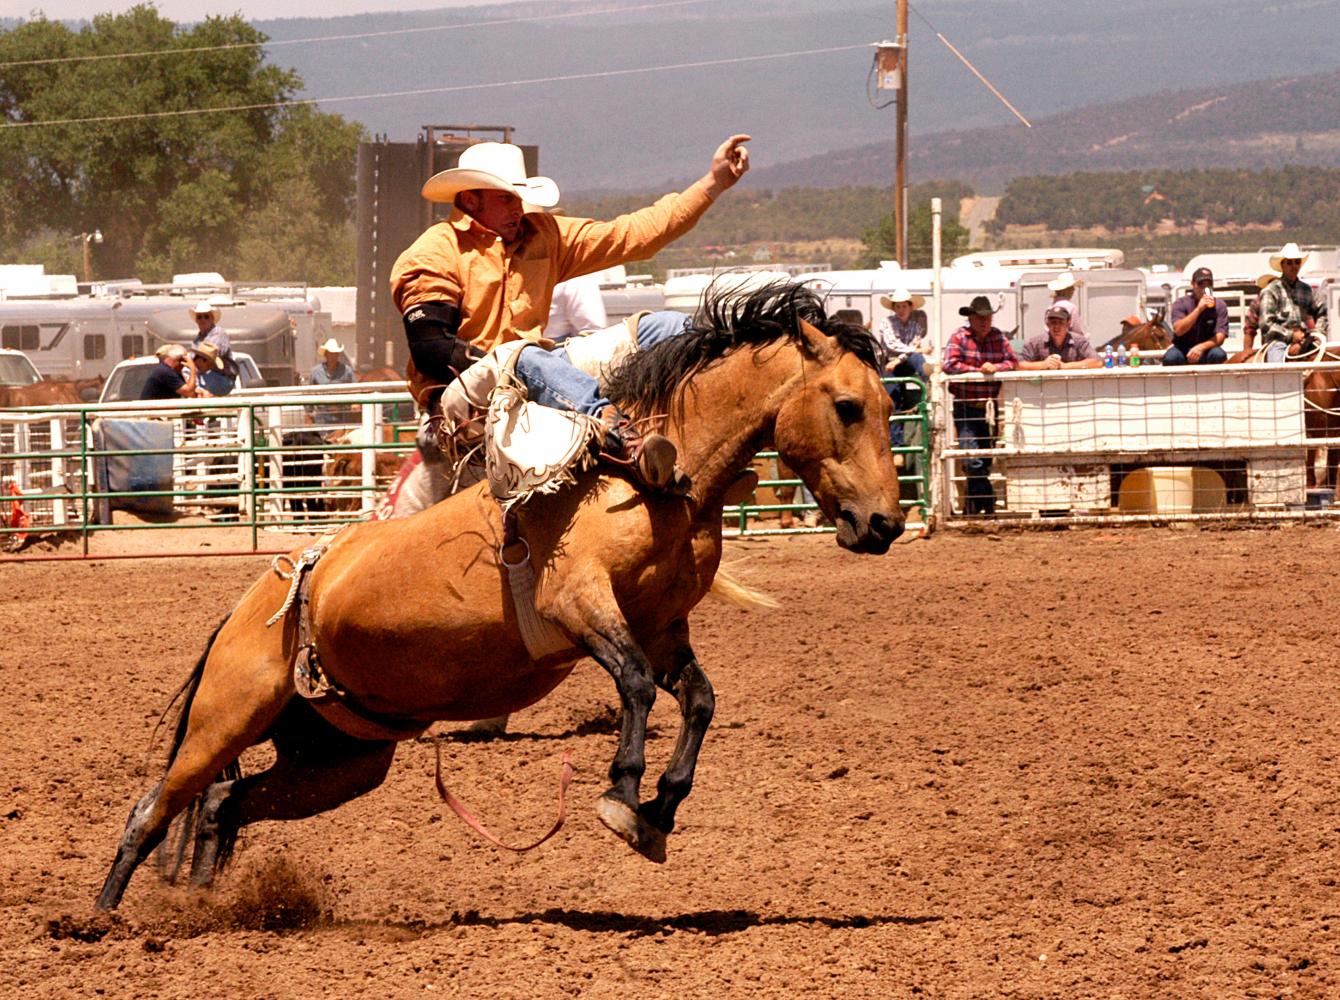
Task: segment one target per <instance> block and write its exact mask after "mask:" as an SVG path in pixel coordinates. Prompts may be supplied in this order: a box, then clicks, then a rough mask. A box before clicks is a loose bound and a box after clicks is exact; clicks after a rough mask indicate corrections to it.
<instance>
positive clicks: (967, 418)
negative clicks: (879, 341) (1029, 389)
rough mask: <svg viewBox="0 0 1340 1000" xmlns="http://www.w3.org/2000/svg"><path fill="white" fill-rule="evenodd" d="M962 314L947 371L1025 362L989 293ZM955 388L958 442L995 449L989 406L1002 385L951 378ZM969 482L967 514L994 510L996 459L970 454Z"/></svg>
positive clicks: (986, 371)
mask: <svg viewBox="0 0 1340 1000" xmlns="http://www.w3.org/2000/svg"><path fill="white" fill-rule="evenodd" d="M958 314H959V315H960V316H966V317H968V325H967V326H961V327H959V328H958V329H957V330H955V331H954V335H953V336H952V337H950V338H949V343H948V344H946V345H945V351H944V363H943V365H942V368H943V371H944V373H945V374H946V375H962V374H964V373H965V372H980V373H981V374H983V375H987V376H990V375H994V374H995V373H996V372H1008V371H1013V370H1014V369H1016V368H1017V367H1019V362H1018V360H1017V359H1016V358H1015V356H1014V351H1013V350H1011V349H1010V342H1009V341H1008V340H1007V339H1006V338H1005V334H1003V333H1001V332H1000V331H999V330H997V329H996V327H995V326H994V325H993V324H992V322H991V318H992V317H993V316H994V315H995V314H996V311H995V310H994V309H992V308H991V302H990V300H989V299H988V298H987V297H986V296H985V295H978V296H976V297H975V298H974V299H973V300H972V302H970V303H969V304H968V305H966V306H964V307H962V308H961V309H959V311H958ZM949 391H950V392H951V393H952V394H953V396H954V432H955V435H956V437H957V438H958V446H959V447H960V448H967V449H985V448H990V447H992V445H993V443H994V441H993V438H994V434H993V433H992V430H991V424H990V422H989V421H988V420H987V415H986V404H987V402H988V401H989V400H992V399H995V398H996V396H998V395H999V394H1000V384H999V383H998V382H993V381H990V380H989V379H987V380H983V381H981V382H977V381H973V382H951V383H950V384H949ZM963 472H964V478H965V480H966V488H965V499H964V504H963V512H964V513H965V514H994V513H995V512H996V494H995V492H994V491H993V490H992V489H991V480H990V479H989V478H988V477H989V476H990V474H991V459H989V458H968V459H964V461H963Z"/></svg>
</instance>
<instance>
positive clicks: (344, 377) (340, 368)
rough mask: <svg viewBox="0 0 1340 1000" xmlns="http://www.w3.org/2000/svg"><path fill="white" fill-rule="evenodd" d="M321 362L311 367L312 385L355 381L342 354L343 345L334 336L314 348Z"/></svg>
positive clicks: (351, 369)
mask: <svg viewBox="0 0 1340 1000" xmlns="http://www.w3.org/2000/svg"><path fill="white" fill-rule="evenodd" d="M316 353H317V354H319V355H320V356H321V363H320V364H318V365H317V366H316V367H315V368H313V369H312V380H311V381H312V385H338V384H340V383H344V382H354V381H357V380H356V379H355V378H354V370H353V368H352V367H351V366H350V364H349V361H348V359H347V358H345V356H344V345H343V344H341V343H340V342H339V341H338V340H336V339H335V338H334V337H331V338H330V339H329V340H327V341H326V342H325V343H324V344H322V345H321V346H320V347H318V348H317V349H316Z"/></svg>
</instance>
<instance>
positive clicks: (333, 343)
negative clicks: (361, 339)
mask: <svg viewBox="0 0 1340 1000" xmlns="http://www.w3.org/2000/svg"><path fill="white" fill-rule="evenodd" d="M316 350H317V353H318V354H343V353H344V345H343V344H341V343H340V342H339V341H338V340H336V339H335V338H334V337H331V338H330V339H329V340H327V341H326V342H325V343H324V344H322V345H321V346H320V347H318V348H317V349H316Z"/></svg>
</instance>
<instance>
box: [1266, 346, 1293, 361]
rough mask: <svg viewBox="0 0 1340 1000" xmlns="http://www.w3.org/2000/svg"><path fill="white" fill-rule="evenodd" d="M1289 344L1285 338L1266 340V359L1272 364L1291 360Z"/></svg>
mask: <svg viewBox="0 0 1340 1000" xmlns="http://www.w3.org/2000/svg"><path fill="white" fill-rule="evenodd" d="M1288 350H1289V345H1288V344H1287V343H1286V342H1285V341H1283V340H1268V341H1266V361H1267V362H1268V363H1270V364H1272V365H1274V364H1279V363H1280V362H1282V361H1287V360H1289V356H1288V354H1286V353H1285V352H1287V351H1288Z"/></svg>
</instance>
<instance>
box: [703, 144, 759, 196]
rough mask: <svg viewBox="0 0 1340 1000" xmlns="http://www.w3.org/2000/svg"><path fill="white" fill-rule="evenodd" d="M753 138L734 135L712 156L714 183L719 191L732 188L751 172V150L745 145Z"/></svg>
mask: <svg viewBox="0 0 1340 1000" xmlns="http://www.w3.org/2000/svg"><path fill="white" fill-rule="evenodd" d="M752 138H753V136H750V135H744V134H743V133H741V134H738V135H733V136H731V137H730V138H729V139H727V140H726V141H725V142H723V143H722V144H721V145H720V146H718V147H717V151H716V152H715V153H713V154H712V170H711V175H712V182H713V185H714V186H715V187H716V189H717V190H718V191H724V190H726V188H728V187H730V186H731V185H732V184H734V183H735V182H736V181H738V180H739V179H740V178H741V177H743V176H744V175H745V173H746V172H747V171H748V170H749V148H748V147H747V146H745V145H744V143H746V142H748V141H749V140H750V139H752Z"/></svg>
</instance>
